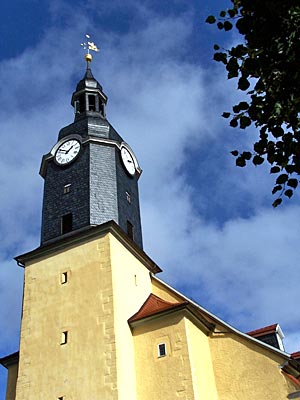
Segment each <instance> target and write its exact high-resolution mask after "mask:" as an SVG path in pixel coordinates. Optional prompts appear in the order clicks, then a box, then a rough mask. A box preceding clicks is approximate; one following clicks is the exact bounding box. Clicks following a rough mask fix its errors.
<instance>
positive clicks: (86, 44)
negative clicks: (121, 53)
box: [81, 34, 100, 62]
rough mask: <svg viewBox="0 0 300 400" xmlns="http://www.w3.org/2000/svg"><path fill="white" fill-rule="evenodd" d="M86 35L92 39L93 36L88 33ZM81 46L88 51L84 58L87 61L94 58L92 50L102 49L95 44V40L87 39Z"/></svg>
mask: <svg viewBox="0 0 300 400" xmlns="http://www.w3.org/2000/svg"><path fill="white" fill-rule="evenodd" d="M85 37H86V38H87V39H90V38H91V37H90V35H88V34H86V35H85ZM81 46H82V47H83V48H84V49H85V50H87V53H86V55H85V56H84V59H85V61H86V62H91V61H92V59H93V57H92V55H91V53H90V50H92V51H96V52H98V51H100V50H99V49H98V47H97V46H96V45H95V43H94V42H90V41H87V42H84V43H81Z"/></svg>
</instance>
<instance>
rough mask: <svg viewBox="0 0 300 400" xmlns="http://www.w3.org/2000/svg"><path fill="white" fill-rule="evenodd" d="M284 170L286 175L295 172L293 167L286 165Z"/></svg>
mask: <svg viewBox="0 0 300 400" xmlns="http://www.w3.org/2000/svg"><path fill="white" fill-rule="evenodd" d="M284 169H285V170H286V172H287V173H288V174H292V173H293V172H296V170H295V165H290V164H289V165H286V166H285V167H284Z"/></svg>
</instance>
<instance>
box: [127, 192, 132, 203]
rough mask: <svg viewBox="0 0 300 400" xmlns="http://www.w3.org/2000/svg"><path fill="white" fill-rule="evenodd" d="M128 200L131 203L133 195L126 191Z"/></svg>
mask: <svg viewBox="0 0 300 400" xmlns="http://www.w3.org/2000/svg"><path fill="white" fill-rule="evenodd" d="M126 200H127V201H128V203H129V204H131V196H130V193H128V192H126Z"/></svg>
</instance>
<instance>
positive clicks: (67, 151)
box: [66, 144, 75, 154]
mask: <svg viewBox="0 0 300 400" xmlns="http://www.w3.org/2000/svg"><path fill="white" fill-rule="evenodd" d="M74 146H75V144H73V146H71V147H70V148H69V149H68V150H66V154H68V153H69V151H70V150H71V149H73V147H74Z"/></svg>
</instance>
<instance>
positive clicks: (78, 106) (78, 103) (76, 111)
mask: <svg viewBox="0 0 300 400" xmlns="http://www.w3.org/2000/svg"><path fill="white" fill-rule="evenodd" d="M74 112H75V114H80V102H79V100H76V101H75V102H74Z"/></svg>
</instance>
